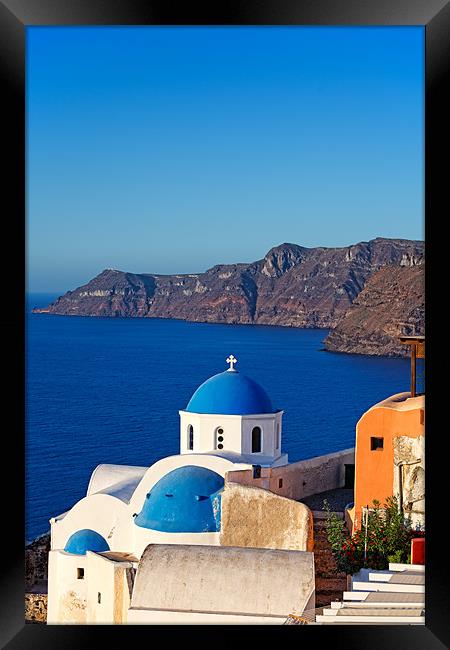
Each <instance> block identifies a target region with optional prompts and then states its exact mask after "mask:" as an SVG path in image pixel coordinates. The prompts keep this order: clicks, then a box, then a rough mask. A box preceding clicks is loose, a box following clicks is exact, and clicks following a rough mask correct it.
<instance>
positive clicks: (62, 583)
mask: <svg viewBox="0 0 450 650" xmlns="http://www.w3.org/2000/svg"><path fill="white" fill-rule="evenodd" d="M86 566H87V562H86V556H85V555H72V554H71V553H66V552H65V551H58V550H57V551H50V553H49V558H48V610H47V623H48V624H54V623H85V622H86V602H87V571H86ZM78 569H84V578H78V577H77V576H78V572H77V570H78Z"/></svg>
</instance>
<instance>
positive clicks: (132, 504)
mask: <svg viewBox="0 0 450 650" xmlns="http://www.w3.org/2000/svg"><path fill="white" fill-rule="evenodd" d="M227 363H228V365H229V367H228V369H227V370H225V371H223V372H220V373H219V374H216V375H214V376H213V377H210V378H209V379H208V380H207V381H205V382H204V383H203V384H201V386H200V387H199V388H198V389H197V390H196V391H195V392H194V394H193V395H192V397H191V399H190V401H189V403H188V404H187V406H186V408H185V409H184V410H180V411H179V414H180V453H179V454H178V455H175V456H169V457H166V458H163V459H161V460H159V461H158V462H156V463H155V464H153V465H151V466H150V467H131V466H121V465H99V466H98V467H97V468H96V469H95V470H94V472H93V473H92V476H91V479H90V481H89V485H88V488H87V493H86V496H85V497H84V498H82V499H81V500H80V501H78V503H76V504H75V505H74V506H73V507H72V508H71V510H69V511H68V512H65V513H63V514H60V515H58V516H56V517H54V518H52V519H51V520H50V523H51V551H50V555H49V583H48V589H49V593H48V620H47V622H48V623H52V622H92V621H94V622H95V621H97V622H102V621H105V620H107V619H108V616H110V617H111V618H112V619H113V622H133V615H132V614H133V612H132V611H131V610H130V602H129V599H128V600H127V598H126V597H125V596H124V595H123V597H122V598H121V597H120V594H125V592H127V584H128V587H129V584H130V580H132V578H133V575H134V573H135V572H136V569H137V567H138V562H139V560H140V559H141V557H142V556H143V554H144V551H145V550H146V549H147V547H148V546H149V544H151V545H168V544H170V545H173V544H177V545H193V544H194V545H203V546H208V547H211V546H220V543H221V542H220V530H221V497H222V493H223V489H224V482H225V475H226V474H227V473H228V472H230V471H231V472H233V471H237V470H249V469H250V470H251V469H252V468H255V467H256V468H261V469H263V468H278V467H281V466H284V465H287V463H288V457H287V454H284V453H282V450H281V439H282V416H283V411H282V410H277V409H274V408H273V406H272V403H271V401H270V399H269V397H268V395H267V393H266V392H265V390H264V389H263V388H262V387H261V386H260V385H259V384H258V383H256V382H255V381H253V380H252V379H251V378H249V377H247V376H245V375H243V374H241V373H240V372H239V371H238V370H236V368H235V365H236V363H237V360H236V359H235V357H233V356H232V355H231V356H229V357H228V358H227ZM276 498H280V497H276ZM296 505H299V506H300V505H301V504H296ZM159 548H160V549H163V548H166V547H165V546H160V547H159ZM248 550H250V549H247V551H248ZM273 552H274V553H275V551H273ZM286 552H287V551H279V553H286ZM308 555H312V554H311V553H308ZM245 561H247V560H245ZM133 572H134V573H133ZM250 573H251V571H250ZM93 576H95V579H94V578H93ZM108 585H109V587H108ZM177 589H178V588H177ZM128 591H129V589H128ZM127 593H128V592H127ZM297 593H298V590H297ZM310 596H311V594H310V593H308V598H310ZM159 604H160V603H159ZM102 607H104V608H105V612H106V610H108V611H109V612H110V614H108V615H106V614H105V615H104V617H103V619H102V616H101V613H99V612H101V610H102ZM155 607H156V608H158V603H157V605H156V606H155ZM241 607H244V604H242V606H241ZM255 607H256V609H257V605H255ZM159 609H161V608H160V607H159ZM125 610H126V611H125ZM105 617H106V619H105ZM136 620H137V621H140V620H141V619H139V618H138V619H136ZM249 622H251V621H250V620H249Z"/></svg>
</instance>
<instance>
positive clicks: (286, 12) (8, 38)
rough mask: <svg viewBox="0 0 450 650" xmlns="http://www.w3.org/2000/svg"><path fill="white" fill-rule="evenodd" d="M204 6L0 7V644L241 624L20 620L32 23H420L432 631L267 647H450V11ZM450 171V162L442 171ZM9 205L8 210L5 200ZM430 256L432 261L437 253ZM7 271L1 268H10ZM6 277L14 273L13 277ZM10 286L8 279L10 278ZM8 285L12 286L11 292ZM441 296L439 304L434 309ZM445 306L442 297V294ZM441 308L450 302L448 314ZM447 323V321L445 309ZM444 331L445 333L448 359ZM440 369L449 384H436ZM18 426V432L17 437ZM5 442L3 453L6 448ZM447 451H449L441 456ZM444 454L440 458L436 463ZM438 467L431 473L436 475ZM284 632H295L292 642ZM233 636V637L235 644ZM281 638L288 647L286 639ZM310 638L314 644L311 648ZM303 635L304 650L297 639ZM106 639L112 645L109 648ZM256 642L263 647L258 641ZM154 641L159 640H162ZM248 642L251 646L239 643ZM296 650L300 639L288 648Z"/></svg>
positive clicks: (37, 0)
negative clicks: (446, 413) (448, 332)
mask: <svg viewBox="0 0 450 650" xmlns="http://www.w3.org/2000/svg"><path fill="white" fill-rule="evenodd" d="M209 4H210V6H209V8H206V9H205V8H204V7H202V9H200V8H199V7H200V6H201V5H198V6H195V5H193V4H192V3H185V4H181V3H180V4H174V3H173V2H170V3H169V2H161V1H159V2H158V1H152V0H150V1H146V0H0V30H1V32H0V66H1V71H2V80H3V85H2V87H3V93H2V97H3V102H2V104H3V106H2V107H3V109H4V118H3V138H2V144H3V147H2V150H3V159H4V162H5V163H6V170H7V172H6V178H5V175H4V176H3V178H4V183H3V198H4V199H5V197H6V202H7V206H8V207H7V208H6V209H5V212H4V218H3V220H2V225H3V241H4V242H5V244H6V245H4V249H3V250H4V255H5V251H6V250H8V251H9V250H11V252H12V253H13V256H12V259H11V261H10V262H9V263H8V264H9V266H6V267H5V266H4V271H5V270H6V269H7V270H8V274H7V280H6V283H5V285H3V289H4V292H5V291H6V294H7V295H6V296H5V293H4V302H5V304H4V308H3V310H2V319H1V323H2V327H3V330H2V331H3V341H4V342H5V343H6V344H5V345H4V351H5V349H6V352H7V353H8V355H9V358H8V361H9V363H7V364H6V369H5V367H4V369H3V372H4V379H5V378H6V379H7V381H6V382H5V388H4V390H3V396H4V404H5V406H4V409H3V414H4V415H5V414H9V415H11V416H12V418H11V419H12V424H11V425H9V426H8V427H6V426H4V430H3V443H4V444H3V452H4V455H3V464H2V467H3V472H4V476H5V477H6V473H7V471H8V473H10V472H11V471H12V476H13V478H12V479H8V480H4V481H3V490H2V496H3V499H2V506H3V513H2V514H3V522H2V523H3V524H4V525H3V526H2V529H3V534H2V537H3V541H5V542H6V549H5V552H4V555H3V570H2V571H1V574H0V575H1V587H2V589H1V595H2V607H1V608H0V616H1V620H0V642H1V646H2V647H8V648H11V649H16V648H33V650H34V649H37V648H46V649H48V648H58V649H59V648H72V647H73V648H80V647H83V646H86V647H92V646H93V645H94V644H95V645H97V644H98V643H105V642H106V643H107V642H108V640H109V642H110V643H111V642H112V647H120V645H121V644H126V643H130V641H132V640H133V641H136V640H137V637H140V638H141V639H142V640H143V641H144V642H147V643H148V644H150V643H152V642H154V639H155V635H156V636H157V637H159V639H162V640H163V641H166V642H169V641H175V640H176V639H175V637H177V639H179V640H180V641H181V642H183V643H185V642H188V637H189V636H191V635H194V634H195V635H196V636H197V639H198V642H200V643H202V644H203V643H217V642H218V641H221V640H223V641H225V642H226V641H227V640H228V639H229V640H230V641H231V643H236V642H242V631H241V630H240V631H239V632H238V635H237V634H236V630H235V629H234V626H229V627H228V628H225V627H222V626H220V627H221V629H220V630H218V629H217V626H201V627H200V628H199V627H197V626H192V627H191V628H189V627H188V626H171V627H165V626H163V627H161V628H158V629H157V628H156V627H153V628H152V629H151V630H150V631H149V630H148V627H147V626H116V627H113V626H88V625H87V626H46V625H25V622H24V552H23V548H24V539H25V538H24V521H23V519H24V517H23V513H24V502H25V500H24V489H25V488H24V480H25V478H24V477H25V472H24V458H25V451H26V449H25V426H24V412H25V372H24V368H25V335H26V331H25V310H24V293H25V292H24V289H25V264H26V255H25V251H26V248H25V247H24V242H25V241H26V227H25V224H26V216H25V215H26V192H25V189H26V174H25V159H26V156H25V146H26V134H25V31H26V27H28V26H32V25H47V26H51V25H55V26H56V25H361V26H362V25H397V26H398V25H422V26H424V28H425V43H426V55H425V56H426V61H425V70H426V74H425V89H426V90H425V120H426V123H425V206H424V207H425V244H426V251H427V258H428V259H427V271H426V300H427V309H426V328H427V331H428V333H429V334H430V333H431V336H430V335H429V337H428V340H427V357H426V361H425V367H426V377H427V389H426V395H427V397H426V399H427V430H428V431H427V433H428V435H427V442H426V453H427V470H428V471H427V472H426V491H427V494H428V495H430V494H432V495H433V496H432V498H430V499H429V500H427V505H426V510H427V566H426V586H425V589H426V624H425V626H423V627H422V626H390V627H389V626H383V625H377V626H368V625H361V626H357V625H350V626H339V627H337V626H309V627H308V626H303V627H302V631H297V633H296V632H295V630H296V627H295V626H293V627H286V626H284V627H270V628H268V627H265V628H264V630H263V634H264V636H263V637H262V639H261V641H262V642H263V643H267V641H268V638H267V637H268V635H269V632H270V635H272V634H275V636H274V641H275V643H279V642H280V638H281V639H282V642H286V635H287V634H290V635H292V634H295V635H296V640H295V643H298V642H302V643H315V644H317V643H318V642H320V643H329V644H330V645H331V646H332V647H336V646H338V647H339V646H342V647H345V648H358V650H360V649H362V648H372V647H374V648H382V649H383V650H388V648H395V650H400V649H403V648H420V649H421V650H423V649H427V650H433V649H436V650H437V649H441V648H444V647H450V616H449V615H448V612H449V609H448V604H449V598H448V591H449V583H448V581H447V575H446V574H447V572H446V570H445V569H446V551H447V547H448V544H447V541H446V534H447V533H446V519H447V516H446V497H447V493H448V491H447V490H446V484H445V481H444V478H445V477H446V474H447V473H448V469H447V462H446V453H442V451H445V452H446V451H447V449H448V444H447V440H446V437H447V435H448V434H447V430H448V425H447V423H446V421H445V419H444V420H443V421H442V422H443V423H442V424H441V422H440V415H441V413H439V409H442V404H445V395H444V390H445V379H442V380H440V378H439V377H440V376H441V377H443V378H445V372H446V370H447V365H448V363H446V355H445V354H443V353H441V354H439V353H438V352H437V345H438V337H437V336H435V335H434V332H435V330H433V327H432V323H433V319H435V320H434V322H435V323H436V322H437V320H436V317H435V315H434V314H436V313H437V310H438V308H439V307H438V305H439V306H442V295H441V294H440V293H438V292H439V278H440V277H442V274H443V273H444V271H443V268H442V270H440V267H439V264H442V262H443V261H445V259H446V255H447V256H448V253H447V251H446V249H445V246H446V241H445V238H443V237H442V236H441V225H444V224H445V221H446V217H447V218H448V214H449V210H448V203H449V199H448V189H447V186H448V184H449V181H450V179H449V178H448V163H447V165H446V164H445V161H446V160H447V159H448V151H447V150H448V144H449V142H450V138H449V137H448V130H449V127H448V121H449V120H448V116H449V115H450V110H449V106H448V102H447V101H446V100H445V90H446V89H447V90H448V88H449V87H450V83H449V81H450V79H449V76H450V75H449V71H450V4H449V2H448V0H378V1H376V0H370V1H369V0H345V1H343V0H297V1H295V0H276V1H272V2H269V1H268V0H262V1H261V0H260V1H257V0H251V1H247V2H245V1H241V2H236V1H228V2H222V3H217V4H216V3H209ZM441 161H444V162H441ZM3 203H5V200H4V201H3ZM431 246H432V247H433V248H432V255H430V249H431ZM4 264H6V263H4ZM10 273H11V274H10ZM4 277H5V276H4ZM11 278H13V279H14V282H13V288H10V286H9V285H10V281H11ZM440 298H441V300H439V299H440ZM445 298H446V296H445ZM445 302H446V300H445V301H444V305H445ZM439 313H440V314H441V313H442V311H441V310H439ZM444 329H445V328H444V326H443V325H442V323H440V332H439V333H440V334H441V339H440V341H439V342H440V343H441V349H442V346H445V331H443V330H444ZM440 371H442V374H440ZM18 423H21V425H22V426H21V427H18V426H17V425H18ZM6 443H8V446H6ZM441 450H442V451H441ZM440 452H441V453H440ZM429 468H431V469H429ZM288 630H291V632H289V631H288ZM259 632H260V630H259V628H256V627H254V626H248V627H246V628H245V633H246V634H245V636H246V637H247V638H248V635H250V642H251V643H252V644H254V643H259V639H258V638H257V637H258V636H259V634H258V633H259ZM230 633H231V634H230ZM283 634H284V635H285V636H284V637H282V635H283ZM305 635H306V637H307V640H306V638H305ZM298 636H301V641H300V639H298ZM107 637H108V640H107ZM255 637H256V638H255ZM159 639H158V641H157V642H159ZM244 642H245V641H244ZM288 642H289V643H292V642H293V640H292V639H289V641H288Z"/></svg>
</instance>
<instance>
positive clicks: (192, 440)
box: [188, 424, 194, 451]
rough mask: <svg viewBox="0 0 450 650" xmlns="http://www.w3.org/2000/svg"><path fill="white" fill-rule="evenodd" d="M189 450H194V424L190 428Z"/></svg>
mask: <svg viewBox="0 0 450 650" xmlns="http://www.w3.org/2000/svg"><path fill="white" fill-rule="evenodd" d="M188 449H189V451H192V450H193V449H194V427H193V426H192V424H190V425H189V426H188Z"/></svg>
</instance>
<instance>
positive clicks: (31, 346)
mask: <svg viewBox="0 0 450 650" xmlns="http://www.w3.org/2000/svg"><path fill="white" fill-rule="evenodd" d="M55 297H56V296H55V295H54V294H52V295H49V294H33V295H30V296H28V305H27V326H26V335H27V341H26V350H27V353H26V360H27V363H26V533H25V534H26V539H27V540H31V539H33V538H34V537H36V536H37V535H39V534H41V533H44V532H45V531H47V530H48V529H49V527H50V526H49V521H48V520H49V518H50V517H52V516H55V515H58V514H60V513H62V512H64V511H66V510H67V509H69V508H70V507H71V506H72V505H73V504H74V503H75V502H76V501H78V500H79V499H80V498H82V497H83V496H85V494H86V490H87V486H88V482H89V477H90V475H91V472H92V471H93V469H94V468H95V467H96V466H97V465H98V464H99V463H122V464H126V465H145V466H147V465H151V464H152V463H154V462H155V461H156V460H158V459H159V458H162V457H164V456H167V455H170V454H177V453H179V415H178V411H179V409H183V408H185V407H186V404H187V402H188V401H189V399H190V397H191V395H192V393H193V392H194V390H195V389H196V388H197V387H198V386H199V385H200V384H201V383H202V382H203V381H205V380H206V379H208V377H210V376H211V375H213V374H216V373H217V372H221V371H223V370H226V368H227V367H228V366H227V364H226V363H225V359H226V357H227V356H228V355H229V354H234V356H235V357H237V359H238V363H237V369H238V370H240V371H241V372H242V373H244V374H247V375H249V376H250V377H252V378H253V379H255V380H256V381H258V382H259V383H261V384H262V386H263V387H264V388H265V389H266V391H267V393H268V394H269V396H270V397H271V399H272V404H273V406H274V408H280V409H284V410H285V413H284V416H283V438H282V443H283V450H284V451H287V452H288V453H289V460H290V461H296V460H300V459H303V458H310V457H312V456H316V455H318V454H325V453H329V452H333V451H338V450H340V449H345V448H347V447H353V446H354V442H355V425H356V422H357V421H358V419H359V418H360V417H361V415H362V414H363V413H364V411H365V410H366V409H367V408H368V407H370V406H371V405H372V404H374V403H375V402H377V401H380V400H381V399H384V398H385V397H388V396H389V395H391V394H394V393H397V392H401V391H407V390H409V360H408V359H388V358H376V357H368V356H361V355H347V354H336V353H330V352H324V351H323V344H322V342H323V340H324V338H325V336H326V335H327V333H328V332H327V330H318V329H315V330H311V329H306V330H302V329H294V328H287V327H266V326H256V325H214V324H203V323H187V322H184V321H177V320H161V319H147V318H89V317H84V318H83V317H76V316H52V315H49V314H31V313H30V310H31V309H32V308H33V307H43V306H46V305H47V304H48V303H49V302H50V301H51V300H52V299H54V298H55Z"/></svg>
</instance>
